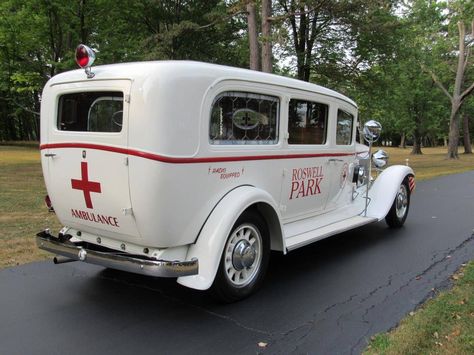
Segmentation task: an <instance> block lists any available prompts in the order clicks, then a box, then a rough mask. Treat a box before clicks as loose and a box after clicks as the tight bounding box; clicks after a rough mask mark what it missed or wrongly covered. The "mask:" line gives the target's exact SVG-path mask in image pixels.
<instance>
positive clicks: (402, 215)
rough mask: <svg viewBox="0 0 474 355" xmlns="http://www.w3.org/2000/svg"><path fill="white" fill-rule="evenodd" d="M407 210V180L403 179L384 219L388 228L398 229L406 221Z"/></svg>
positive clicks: (408, 193)
mask: <svg viewBox="0 0 474 355" xmlns="http://www.w3.org/2000/svg"><path fill="white" fill-rule="evenodd" d="M409 208H410V189H409V187H408V181H407V178H405V179H404V180H403V182H402V183H401V185H400V187H399V188H398V192H397V195H396V196H395V200H394V201H393V204H392V207H391V208H390V211H389V212H388V214H387V216H386V217H385V222H387V224H388V226H389V227H390V228H400V227H401V226H403V224H404V223H405V220H406V219H407V216H408V210H409Z"/></svg>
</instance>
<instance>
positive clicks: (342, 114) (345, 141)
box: [336, 110, 354, 145]
mask: <svg viewBox="0 0 474 355" xmlns="http://www.w3.org/2000/svg"><path fill="white" fill-rule="evenodd" d="M353 124H354V116H352V115H351V114H350V113H348V112H346V111H342V110H337V127H336V144H337V145H350V144H352V125H353Z"/></svg>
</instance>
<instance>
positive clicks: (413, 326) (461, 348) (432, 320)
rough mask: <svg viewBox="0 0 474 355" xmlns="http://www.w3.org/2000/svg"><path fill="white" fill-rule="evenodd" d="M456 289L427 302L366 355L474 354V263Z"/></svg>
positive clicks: (459, 278) (457, 281)
mask: <svg viewBox="0 0 474 355" xmlns="http://www.w3.org/2000/svg"><path fill="white" fill-rule="evenodd" d="M453 279H454V282H455V285H454V287H453V288H452V289H451V290H449V291H445V292H442V293H440V294H439V295H438V296H437V297H436V298H434V299H432V300H429V301H428V302H426V303H425V304H424V305H423V306H422V307H421V308H420V309H419V310H417V311H416V312H412V313H410V315H409V316H408V317H407V318H405V319H404V320H402V321H401V322H400V325H399V326H398V327H397V328H396V329H394V330H393V331H391V332H389V333H385V334H379V335H376V336H375V337H373V338H372V341H371V342H370V344H369V346H368V348H367V349H366V351H365V352H364V354H366V355H372V354H381V355H382V354H383V355H398V354H400V355H401V354H446V355H448V354H449V355H451V354H474V262H471V263H469V264H468V265H467V266H465V267H463V268H462V269H461V270H460V271H459V272H458V273H457V274H456V275H454V276H453Z"/></svg>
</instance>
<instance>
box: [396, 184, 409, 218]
mask: <svg viewBox="0 0 474 355" xmlns="http://www.w3.org/2000/svg"><path fill="white" fill-rule="evenodd" d="M395 201H396V203H395V207H396V212H397V217H398V218H399V219H402V218H403V217H404V216H405V213H406V212H407V208H408V191H407V187H406V186H405V184H402V185H400V189H399V190H398V195H397V198H396V200H395Z"/></svg>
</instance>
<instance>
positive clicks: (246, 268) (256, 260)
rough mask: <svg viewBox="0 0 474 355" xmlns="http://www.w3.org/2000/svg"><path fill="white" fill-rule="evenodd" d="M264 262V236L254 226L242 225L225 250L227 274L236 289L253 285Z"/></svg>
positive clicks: (235, 231)
mask: <svg viewBox="0 0 474 355" xmlns="http://www.w3.org/2000/svg"><path fill="white" fill-rule="evenodd" d="M261 260H262V236H261V235H260V232H259V230H258V229H257V228H256V227H255V226H254V225H252V224H242V225H241V226H239V227H238V228H236V229H235V230H234V232H233V233H232V234H231V236H230V237H229V240H228V241H227V244H226V249H225V260H224V266H225V273H226V276H227V278H228V280H229V281H230V282H231V283H232V284H233V285H234V286H236V287H244V286H246V285H248V284H249V283H251V282H252V281H253V279H254V278H255V277H256V275H257V274H258V271H259V269H260V264H261Z"/></svg>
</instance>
